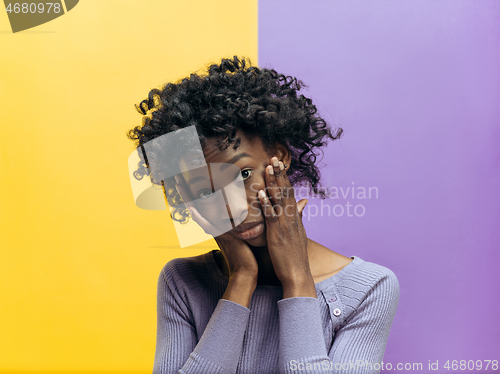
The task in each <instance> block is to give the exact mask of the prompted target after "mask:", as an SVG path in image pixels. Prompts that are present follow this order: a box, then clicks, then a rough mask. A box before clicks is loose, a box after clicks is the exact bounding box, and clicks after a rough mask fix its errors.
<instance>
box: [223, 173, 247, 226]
mask: <svg viewBox="0 0 500 374" xmlns="http://www.w3.org/2000/svg"><path fill="white" fill-rule="evenodd" d="M224 195H225V198H226V208H227V213H228V214H229V218H230V219H232V220H233V222H234V224H235V225H236V226H237V225H239V224H240V223H242V222H243V221H244V220H245V218H247V215H248V201H247V194H246V190H245V186H244V185H242V184H239V183H231V184H229V185H227V186H226V187H224Z"/></svg>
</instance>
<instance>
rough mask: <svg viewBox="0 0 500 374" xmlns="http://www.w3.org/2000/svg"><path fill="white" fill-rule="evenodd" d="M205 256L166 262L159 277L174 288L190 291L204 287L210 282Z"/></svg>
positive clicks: (205, 254)
mask: <svg viewBox="0 0 500 374" xmlns="http://www.w3.org/2000/svg"><path fill="white" fill-rule="evenodd" d="M207 255H209V253H204V254H201V255H198V256H192V257H180V258H174V259H172V260H170V261H169V262H167V263H166V264H165V266H163V268H162V270H161V274H160V277H163V279H164V281H165V282H167V283H169V284H175V286H176V288H178V289H179V288H184V287H188V288H190V289H191V290H193V289H194V288H197V287H204V285H206V283H207V281H210V270H209V268H208V265H207V261H206V260H207Z"/></svg>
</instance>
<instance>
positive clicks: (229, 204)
mask: <svg viewBox="0 0 500 374" xmlns="http://www.w3.org/2000/svg"><path fill="white" fill-rule="evenodd" d="M236 138H239V139H240V140H241V142H240V145H239V146H238V147H237V148H236V149H234V148H233V145H234V143H229V146H228V147H227V148H226V149H225V150H224V149H223V148H222V149H220V148H219V145H218V144H217V140H219V139H220V138H210V139H208V141H207V144H206V146H205V148H204V149H203V152H204V157H205V162H206V165H205V166H204V167H200V168H196V169H192V167H191V170H189V169H190V167H189V162H190V158H189V157H187V158H183V160H182V161H181V163H180V166H181V170H187V171H184V172H183V174H182V175H183V177H184V180H185V181H186V184H187V187H188V189H189V192H190V193H191V198H192V199H193V200H194V201H195V203H194V206H195V207H196V209H197V210H198V211H199V212H200V214H201V215H202V216H203V217H204V218H205V219H207V220H208V221H209V222H210V223H212V224H213V225H215V226H217V227H220V228H223V230H224V232H228V233H229V234H231V235H234V236H235V237H237V238H240V239H242V240H245V241H246V242H247V243H248V244H250V245H252V246H254V247H262V246H265V245H266V244H267V241H266V230H265V217H264V215H263V214H262V208H261V205H260V202H259V199H258V195H257V194H258V192H259V190H265V188H266V184H265V179H264V172H265V169H266V167H267V166H268V165H269V164H270V161H271V157H272V156H276V157H278V159H279V160H281V161H283V163H284V164H290V155H289V153H288V151H287V150H286V148H285V147H283V146H282V145H278V146H277V147H276V150H275V152H274V153H275V154H272V155H269V154H268V153H267V152H266V150H265V149H264V146H263V144H262V141H261V140H260V139H259V138H258V137H250V136H247V135H246V134H244V133H243V132H241V131H238V132H237V133H236ZM191 161H192V158H191ZM228 164H230V165H228ZM207 166H208V167H207ZM240 172H241V177H242V178H236V177H237V176H239V175H240V174H239V173H240ZM221 188H224V195H225V196H224V195H223V194H221V193H220V189H221ZM214 192H219V193H218V194H214ZM224 197H225V198H224Z"/></svg>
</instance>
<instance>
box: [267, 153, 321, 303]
mask: <svg viewBox="0 0 500 374" xmlns="http://www.w3.org/2000/svg"><path fill="white" fill-rule="evenodd" d="M265 180H266V190H267V193H268V194H269V197H268V196H267V194H266V193H265V191H263V190H261V191H259V200H260V203H261V206H262V212H263V214H264V216H265V218H266V235H267V246H268V250H269V255H270V257H271V260H272V262H273V266H274V271H275V272H276V275H277V277H278V279H279V280H280V281H281V284H282V286H283V298H288V297H297V296H308V297H316V288H315V286H314V279H313V277H312V274H311V269H310V267H309V257H308V253H307V243H308V239H307V236H306V231H305V229H304V225H303V223H302V210H303V209H304V207H305V206H306V204H307V199H302V200H300V201H299V202H298V203H297V202H296V201H295V193H294V190H293V187H292V185H291V184H290V180H289V179H288V175H287V174H286V170H285V169H284V165H283V163H282V162H281V161H278V159H277V158H276V157H273V158H272V159H271V165H269V166H268V167H267V168H266V171H265Z"/></svg>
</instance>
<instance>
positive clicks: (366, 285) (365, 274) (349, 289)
mask: <svg viewBox="0 0 500 374" xmlns="http://www.w3.org/2000/svg"><path fill="white" fill-rule="evenodd" d="M351 265H352V266H351ZM349 266H350V268H349ZM345 270H346V271H345V272H342V271H341V272H340V273H339V275H341V276H340V279H339V280H338V281H337V282H335V288H336V290H337V292H338V293H339V296H340V298H341V300H342V302H343V303H344V304H345V305H346V306H350V307H351V308H352V309H356V308H357V307H358V306H359V304H361V303H362V302H363V301H364V300H365V299H366V298H367V297H368V295H372V296H373V297H374V298H377V297H378V296H381V298H383V299H385V300H387V299H389V300H392V302H393V303H396V304H397V303H398V301H399V281H398V278H397V276H396V274H395V273H394V272H393V271H392V270H390V269H389V268H387V267H385V266H382V265H379V264H376V263H373V262H368V261H364V260H362V259H361V258H359V257H357V261H356V263H351V264H349V265H348V266H347V267H346V268H345ZM377 295H378V296H377Z"/></svg>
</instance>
